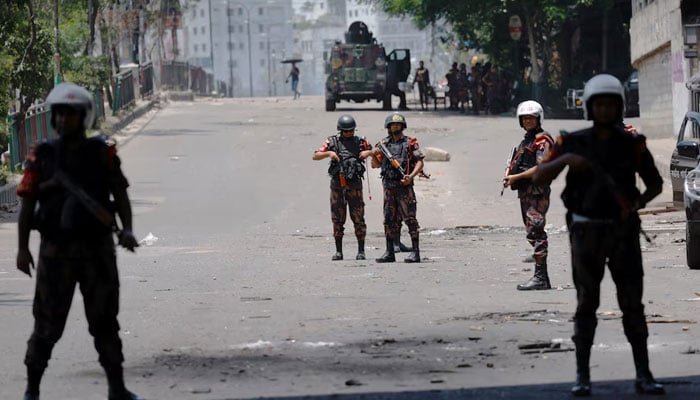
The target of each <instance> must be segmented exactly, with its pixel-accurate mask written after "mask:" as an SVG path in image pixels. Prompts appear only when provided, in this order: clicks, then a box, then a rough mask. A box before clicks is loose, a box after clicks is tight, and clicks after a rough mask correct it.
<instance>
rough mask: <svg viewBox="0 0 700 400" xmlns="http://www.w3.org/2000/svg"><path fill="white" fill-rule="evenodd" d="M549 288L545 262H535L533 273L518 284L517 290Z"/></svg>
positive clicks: (550, 286)
mask: <svg viewBox="0 0 700 400" xmlns="http://www.w3.org/2000/svg"><path fill="white" fill-rule="evenodd" d="M551 288H552V285H551V284H550V283H549V275H547V264H543V265H537V264H535V275H533V276H532V278H530V279H529V280H528V281H527V282H525V283H523V284H521V285H518V290H545V289H551Z"/></svg>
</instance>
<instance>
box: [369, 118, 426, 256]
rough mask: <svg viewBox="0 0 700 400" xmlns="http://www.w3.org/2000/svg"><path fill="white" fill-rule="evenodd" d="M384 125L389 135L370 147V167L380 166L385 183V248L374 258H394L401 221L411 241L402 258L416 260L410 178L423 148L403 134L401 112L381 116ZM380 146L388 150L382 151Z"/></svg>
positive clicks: (415, 172) (419, 167)
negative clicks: (379, 255) (378, 256)
mask: <svg viewBox="0 0 700 400" xmlns="http://www.w3.org/2000/svg"><path fill="white" fill-rule="evenodd" d="M384 128H386V130H387V132H388V133H389V135H388V136H387V137H385V138H384V139H382V140H381V141H380V142H379V143H378V144H377V146H376V147H375V148H374V150H372V168H380V167H381V169H382V185H383V187H384V235H385V236H386V252H385V253H384V254H383V255H382V256H381V257H380V258H377V259H376V261H377V262H378V263H386V262H394V261H396V256H395V255H394V239H395V238H396V237H398V235H399V232H400V229H401V221H402V220H403V222H404V223H405V224H406V226H407V227H408V233H409V235H410V236H411V242H412V244H413V246H412V250H411V254H410V255H409V256H408V257H406V259H404V261H405V262H407V263H414V262H416V263H419V262H420V261H421V260H420V249H419V246H418V228H419V226H418V220H417V219H416V205H417V202H416V193H415V192H414V191H413V180H414V178H415V177H416V176H418V174H420V173H421V171H422V170H423V158H424V155H423V152H422V151H421V150H420V146H419V145H418V140H416V139H415V138H412V137H408V136H405V135H404V134H403V131H404V129H406V118H404V116H403V115H401V114H398V113H394V114H390V115H389V116H387V117H386V119H385V120H384ZM382 147H383V148H384V149H385V150H386V151H387V153H386V154H385V153H384V150H382Z"/></svg>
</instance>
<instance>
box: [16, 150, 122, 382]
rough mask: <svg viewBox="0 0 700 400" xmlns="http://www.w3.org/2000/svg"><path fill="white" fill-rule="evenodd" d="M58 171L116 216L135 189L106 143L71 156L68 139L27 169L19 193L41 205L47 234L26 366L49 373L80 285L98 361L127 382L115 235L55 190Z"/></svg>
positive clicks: (36, 156)
mask: <svg viewBox="0 0 700 400" xmlns="http://www.w3.org/2000/svg"><path fill="white" fill-rule="evenodd" d="M59 170H60V171H61V172H62V173H63V174H65V175H66V176H67V177H68V179H70V180H72V181H73V183H75V184H76V185H78V186H80V187H81V188H82V189H83V190H84V191H85V192H86V193H87V194H88V195H89V196H90V197H92V199H94V200H95V201H96V202H97V203H99V205H100V206H101V207H103V208H104V209H105V210H110V212H111V210H112V208H113V207H112V206H111V202H110V194H111V193H113V192H114V191H115V190H116V189H120V190H124V189H125V188H126V187H127V186H128V182H127V180H126V178H125V177H124V174H123V173H122V171H121V167H120V160H119V157H118V156H117V155H116V149H115V148H114V146H113V145H110V144H108V143H107V142H106V141H105V140H104V139H103V138H101V137H97V138H92V139H86V140H84V141H82V143H81V144H80V146H79V148H78V149H77V150H74V151H71V153H70V154H68V150H67V149H66V148H65V146H64V144H63V141H62V140H61V139H56V140H52V141H47V142H43V143H41V144H39V145H38V146H37V147H36V149H35V150H34V152H33V154H32V155H31V156H30V157H29V158H28V160H27V162H26V163H25V173H24V177H23V179H22V182H21V184H20V186H19V187H18V190H17V192H18V194H19V195H20V196H22V197H24V198H32V199H35V200H36V201H38V204H39V208H38V212H37V213H36V215H35V217H34V224H35V227H36V229H38V230H39V232H41V244H40V249H39V262H38V266H37V279H36V293H35V297H34V306H33V312H34V319H35V323H34V331H33V333H32V335H31V337H30V339H29V342H28V348H27V354H26V357H25V364H26V365H27V366H28V367H29V368H30V369H35V370H43V369H45V368H46V366H47V363H48V360H49V359H50V358H51V351H52V349H53V347H54V345H55V344H56V342H57V341H58V340H59V338H60V337H61V335H62V334H63V329H64V327H65V324H66V318H67V317H68V311H69V310H70V307H71V302H72V300H73V293H74V292H75V286H76V284H78V285H79V287H80V291H81V293H82V295H83V299H84V303H85V314H86V317H87V321H88V326H89V331H90V334H91V335H92V336H93V337H94V339H95V348H96V349H97V352H98V353H99V361H100V363H101V364H102V366H103V367H104V368H105V370H106V371H107V372H108V375H109V373H110V371H117V372H115V373H119V374H120V373H121V365H122V362H123V361H124V357H123V355H122V343H121V340H120V339H119V335H118V332H119V323H118V322H117V314H118V312H119V278H118V273H117V264H116V255H115V246H114V241H113V238H112V227H111V226H106V225H104V224H103V223H101V222H99V221H98V220H97V219H96V218H95V217H94V216H93V215H92V214H91V213H90V212H88V210H87V209H86V208H85V207H84V206H83V205H82V204H81V203H80V202H78V201H77V200H76V198H75V196H74V195H72V194H71V193H70V192H68V191H67V190H66V189H65V188H63V186H60V185H58V186H57V185H52V184H50V182H51V179H52V178H53V177H54V174H55V173H56V172H57V171H59Z"/></svg>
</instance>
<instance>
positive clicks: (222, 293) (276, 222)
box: [0, 97, 700, 400]
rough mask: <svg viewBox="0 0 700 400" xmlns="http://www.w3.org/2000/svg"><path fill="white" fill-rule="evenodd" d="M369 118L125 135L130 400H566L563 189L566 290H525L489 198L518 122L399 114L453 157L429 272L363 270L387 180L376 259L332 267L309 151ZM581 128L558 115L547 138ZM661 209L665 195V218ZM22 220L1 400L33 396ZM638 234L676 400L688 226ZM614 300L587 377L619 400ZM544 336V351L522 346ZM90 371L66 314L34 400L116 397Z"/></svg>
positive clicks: (443, 176) (510, 221)
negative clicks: (28, 381) (345, 124)
mask: <svg viewBox="0 0 700 400" xmlns="http://www.w3.org/2000/svg"><path fill="white" fill-rule="evenodd" d="M344 106H345V105H344ZM378 108H379V107H378V105H374V104H372V105H364V106H362V105H360V106H347V109H345V110H343V109H340V110H339V111H338V112H336V113H326V112H324V111H323V103H322V101H321V99H320V98H313V97H312V98H309V97H304V98H302V99H301V100H298V101H292V100H289V99H256V100H255V101H250V100H248V99H236V100H221V101H198V102H195V103H172V104H170V105H169V106H168V107H166V108H164V109H163V110H161V111H160V112H158V113H157V114H156V115H154V116H149V118H150V117H153V118H152V120H148V119H146V120H142V121H139V122H137V125H135V126H134V127H132V128H131V130H130V132H128V133H129V135H127V136H125V137H121V138H120V142H121V143H122V145H121V150H120V152H121V155H122V158H123V161H124V169H125V172H126V174H127V176H128V177H129V179H130V181H131V185H132V186H131V188H130V194H131V196H132V199H133V203H134V209H135V214H136V215H135V229H136V231H137V233H138V236H139V237H146V236H147V235H148V234H149V233H150V234H151V235H153V236H155V237H157V238H158V240H157V241H155V242H154V243H153V244H152V245H151V246H144V247H142V248H140V249H139V250H138V252H137V254H136V255H131V254H127V253H126V252H120V253H119V261H120V270H121V282H122V308H121V309H122V311H121V317H120V321H121V324H122V327H123V330H122V337H123V339H124V345H125V353H126V358H127V363H126V367H127V379H128V382H129V385H130V387H132V388H133V389H134V390H135V391H137V392H139V393H140V394H142V395H143V396H145V397H146V398H148V399H233V398H255V397H268V398H280V399H281V398H309V399H312V398H313V399H321V398H326V395H329V394H339V395H342V396H340V397H337V398H364V399H379V398H383V399H418V398H421V399H423V398H444V399H453V398H535V397H537V398H551V399H554V398H561V397H562V396H564V395H566V391H567V390H568V385H569V383H570V381H571V379H572V377H573V375H574V361H573V353H572V352H571V351H570V350H571V348H572V345H571V342H570V340H569V339H568V338H569V336H570V335H571V329H572V327H571V323H570V318H571V313H572V311H573V309H574V291H573V289H571V285H570V278H569V272H568V271H569V268H568V264H569V260H568V257H569V256H568V249H567V240H568V239H567V236H566V233H565V232H563V230H562V229H561V227H562V226H563V225H564V221H563V208H562V205H561V201H560V200H558V198H557V196H553V202H552V207H551V210H550V218H549V226H548V230H549V232H550V235H551V250H550V251H551V257H550V265H551V270H552V281H553V284H554V285H556V286H557V287H558V290H551V291H545V292H537V293H518V292H517V291H515V285H516V284H517V283H519V282H522V281H524V280H525V279H527V278H528V277H529V275H530V274H531V273H532V272H531V270H529V269H530V268H531V267H532V266H531V265H528V264H523V263H521V262H520V259H521V258H522V257H523V256H525V255H526V254H527V252H528V248H527V245H526V243H525V241H524V240H523V234H524V233H523V230H522V228H521V227H520V221H519V218H520V217H519V210H518V205H517V200H516V198H515V196H514V194H513V193H511V192H507V193H506V194H505V195H504V196H503V197H500V196H499V192H500V182H499V177H500V175H501V174H502V170H503V163H504V159H505V155H506V153H507V150H508V149H509V148H510V147H511V146H512V145H513V144H515V143H517V142H518V141H519V140H520V135H521V134H520V132H519V131H518V129H517V125H516V121H515V119H514V118H500V117H466V116H463V115H459V114H451V113H449V114H448V113H446V112H439V113H420V112H408V113H406V116H407V119H408V125H409V134H411V135H415V136H416V137H418V138H419V140H420V142H421V144H422V145H423V146H424V147H427V146H435V147H440V148H444V149H447V150H448V151H449V152H450V153H451V155H452V161H450V162H448V163H438V162H430V163H428V164H427V168H428V170H429V172H430V173H431V174H432V176H433V178H432V179H431V180H429V181H426V180H420V181H419V182H418V184H417V189H416V191H417V195H418V200H419V208H418V210H419V211H418V219H419V222H420V224H421V226H422V235H423V236H422V244H423V256H424V257H426V258H427V259H426V262H425V263H423V264H420V265H407V264H404V263H396V264H391V265H378V264H376V263H375V262H374V261H372V259H373V258H374V257H376V256H379V255H380V254H381V253H382V251H383V249H382V248H381V246H382V243H383V239H382V225H381V222H382V221H381V210H380V207H381V192H380V182H379V180H378V179H377V173H376V170H373V171H371V174H370V178H369V182H370V185H371V190H372V200H369V199H367V200H366V203H367V219H368V228H369V236H368V239H367V242H368V246H369V249H368V256H369V258H370V260H368V261H364V262H358V261H354V260H353V261H343V262H331V261H330V257H331V255H332V251H333V244H332V237H330V232H331V224H330V218H329V213H328V179H327V176H326V172H325V171H326V167H327V164H326V162H325V161H323V162H313V161H311V154H312V152H313V150H314V149H315V148H317V147H318V146H319V145H320V144H321V142H322V141H323V140H324V138H325V137H326V136H328V135H329V134H332V133H333V132H334V127H335V121H336V119H337V117H338V116H339V115H340V114H341V113H342V112H343V111H348V112H352V113H353V115H354V116H355V117H356V119H357V120H358V125H359V128H360V133H361V134H362V135H366V136H367V137H368V138H369V139H370V140H371V141H372V142H376V141H377V140H378V139H379V138H380V137H381V136H383V130H382V129H381V127H382V123H383V120H384V117H385V113H383V112H381V111H377V110H378ZM146 121H148V123H147V124H146ZM582 126H585V123H584V122H583V121H553V120H552V121H550V120H547V121H546V127H547V128H549V129H550V130H552V131H556V130H558V129H560V128H566V129H575V128H578V127H582ZM659 148H664V149H665V147H663V146H661V145H659ZM661 158H663V157H661ZM560 191H561V182H557V183H556V184H555V185H554V191H553V193H556V194H557V195H558V193H560ZM367 195H368V193H366V197H368V196H367ZM669 200H670V194H669V193H668V192H666V193H664V195H663V196H662V197H660V199H659V200H658V202H657V203H655V204H654V206H655V207H662V206H664V205H666V204H667V202H668V201H669ZM12 217H13V215H11V214H10V215H4V216H3V220H2V223H1V224H0V249H2V252H1V253H0V254H2V255H1V256H0V320H1V321H3V324H2V329H0V354H2V363H1V364H0V398H2V399H5V398H16V397H19V394H20V393H21V391H22V388H23V385H24V377H23V374H24V371H23V365H22V358H23V353H24V346H25V341H26V338H27V336H28V334H29V332H30V329H31V323H32V320H31V315H30V313H31V298H32V295H33V283H32V281H31V280H29V279H26V278H24V277H22V276H20V275H19V274H18V273H16V272H15V270H14V267H13V258H14V251H15V247H14V246H15V243H16V235H15V230H16V226H15V224H14V222H13V219H12ZM644 224H645V226H646V227H647V228H648V230H649V231H650V232H651V233H652V234H654V235H655V236H656V237H655V240H654V243H653V244H652V245H645V262H646V271H647V281H646V282H647V292H646V293H647V294H646V296H645V301H646V302H647V313H648V314H649V315H650V317H649V318H650V320H651V321H654V323H652V324H650V329H651V332H652V336H651V338H650V347H651V358H652V367H653V370H654V371H655V372H656V374H657V375H658V376H659V377H660V378H662V379H663V380H665V381H667V382H668V383H669V392H670V393H671V394H672V395H671V396H668V397H669V398H688V399H690V398H698V396H699V395H700V377H699V376H698V374H697V371H699V370H700V352H698V351H697V349H699V348H700V339H698V329H700V328H698V325H697V323H696V321H697V307H698V305H699V304H700V301H699V300H698V299H700V297H698V296H697V295H696V294H695V292H698V291H700V288H699V287H698V285H697V273H694V272H695V271H690V270H688V269H687V267H685V264H684V243H682V242H681V239H683V238H684V232H683V228H684V224H683V223H682V216H681V214H680V213H666V214H660V215H657V216H649V217H645V220H644ZM348 228H350V229H348V232H351V231H352V229H351V226H348ZM347 238H348V239H347V240H346V248H348V249H354V246H355V244H354V240H353V239H352V234H350V235H348V236H347ZM33 244H34V246H36V244H37V238H36V237H34V241H33ZM349 253H350V254H352V251H349ZM604 291H605V294H604V296H603V299H602V305H601V309H600V311H601V319H602V321H601V324H600V328H599V332H598V335H597V337H596V348H595V352H594V356H593V361H592V363H593V379H594V380H595V381H596V382H598V381H605V383H601V384H598V385H596V386H595V390H596V392H597V393H599V394H602V395H610V396H613V395H614V396H615V397H616V398H627V397H631V396H632V387H631V382H630V380H629V379H630V378H631V377H632V376H633V367H632V361H631V354H630V352H629V347H628V345H627V344H626V341H625V339H624V335H623V334H622V329H621V321H620V315H619V311H618V308H617V305H616V303H615V297H614V293H613V290H612V283H611V281H610V280H609V278H606V280H605V282H604ZM79 301H81V298H80V296H76V303H78V302H79ZM542 342H545V343H554V345H553V347H552V348H549V349H546V351H547V352H545V351H544V350H543V351H542V352H541V353H537V352H531V351H528V350H527V349H521V348H520V347H521V346H523V345H528V344H530V345H532V344H534V345H538V344H541V343H542ZM535 347H537V346H535ZM96 358H97V356H96V354H95V352H94V350H93V348H92V346H91V340H90V338H89V336H88V334H87V329H86V323H85V318H84V313H83V311H82V308H81V307H80V306H79V304H75V305H74V308H73V310H72V313H71V316H70V320H69V322H68V326H67V328H66V332H65V335H64V337H63V339H62V340H61V342H60V343H59V345H58V346H57V347H56V349H55V351H54V359H53V360H52V362H51V364H50V368H49V370H48V372H47V376H46V379H45V384H44V386H43V392H44V397H43V398H47V399H51V398H57V399H58V398H60V399H63V398H71V399H90V400H91V399H104V398H105V392H106V386H105V384H104V379H103V376H102V372H101V371H100V368H99V365H98V364H97V362H96ZM360 393H363V394H364V395H363V396H362V397H359V396H360V395H359V394H360Z"/></svg>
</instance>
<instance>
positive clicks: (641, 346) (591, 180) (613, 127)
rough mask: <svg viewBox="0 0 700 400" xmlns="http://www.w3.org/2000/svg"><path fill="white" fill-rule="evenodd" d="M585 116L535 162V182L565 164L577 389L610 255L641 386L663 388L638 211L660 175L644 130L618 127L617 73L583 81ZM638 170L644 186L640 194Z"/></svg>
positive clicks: (585, 387)
mask: <svg viewBox="0 0 700 400" xmlns="http://www.w3.org/2000/svg"><path fill="white" fill-rule="evenodd" d="M583 104H584V115H585V117H586V118H587V119H589V120H591V119H592V120H593V127H591V128H588V129H584V130H581V131H578V132H574V133H570V134H562V135H561V136H560V137H559V138H558V139H557V143H556V144H555V145H554V147H553V150H552V152H551V153H550V155H549V157H548V159H545V162H543V163H542V164H540V165H539V166H538V168H537V171H536V173H535V176H534V178H533V179H534V183H535V184H540V185H542V184H549V183H550V182H551V181H552V180H553V179H555V178H556V177H557V176H558V175H559V174H560V173H561V171H562V170H563V169H564V168H565V167H566V166H568V167H569V170H568V173H567V176H566V188H565V189H564V192H563V193H562V200H563V201H564V205H565V206H566V208H567V210H568V212H567V215H566V221H567V225H568V227H569V236H570V242H571V263H572V270H573V280H574V285H575V286H576V295H577V299H578V305H577V307H576V314H575V316H574V335H573V337H572V339H573V341H574V344H575V345H576V384H575V386H573V388H572V389H571V391H572V393H573V394H574V395H575V396H589V395H590V394H591V379H590V373H589V360H590V356H591V346H592V345H593V337H594V335H595V329H596V325H597V320H596V310H597V308H598V305H599V303H600V282H601V280H602V279H603V273H604V270H605V263H606V261H607V264H608V268H609V269H610V274H611V276H612V278H613V281H614V282H615V286H616V288H617V300H618V303H619V305H620V310H621V311H622V314H623V316H622V326H623V328H624V332H625V336H626V337H627V340H628V341H629V343H630V345H631V346H632V355H633V358H634V365H635V368H636V381H635V389H636V391H637V392H638V393H645V394H663V393H664V388H663V386H662V385H660V384H658V383H657V382H656V381H655V380H654V377H653V375H652V374H651V371H650V370H649V355H648V350H647V337H648V335H649V332H648V330H647V324H646V319H645V316H644V305H643V303H642V291H643V275H644V272H643V269H642V256H641V249H640V244H639V234H640V230H641V227H640V225H641V223H640V219H639V214H638V213H637V210H639V209H640V208H643V207H645V206H646V205H647V203H648V202H649V201H651V199H653V198H654V197H656V196H657V195H658V194H659V193H661V189H662V187H663V180H662V178H661V176H660V175H659V171H658V170H657V169H656V166H655V165H654V158H653V157H652V155H651V153H650V152H649V150H648V149H647V147H646V139H645V138H644V136H642V135H639V134H634V133H630V132H625V131H624V129H623V128H622V124H621V122H622V116H623V115H624V104H625V92H624V89H623V87H622V85H621V84H620V81H618V80H617V78H615V77H613V76H611V75H607V74H601V75H597V76H595V77H593V78H591V79H590V80H589V81H588V82H587V83H586V86H585V87H584V93H583ZM636 174H639V176H640V177H641V178H642V181H643V182H644V186H645V187H646V189H645V191H644V193H640V191H639V189H638V188H637V186H636Z"/></svg>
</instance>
